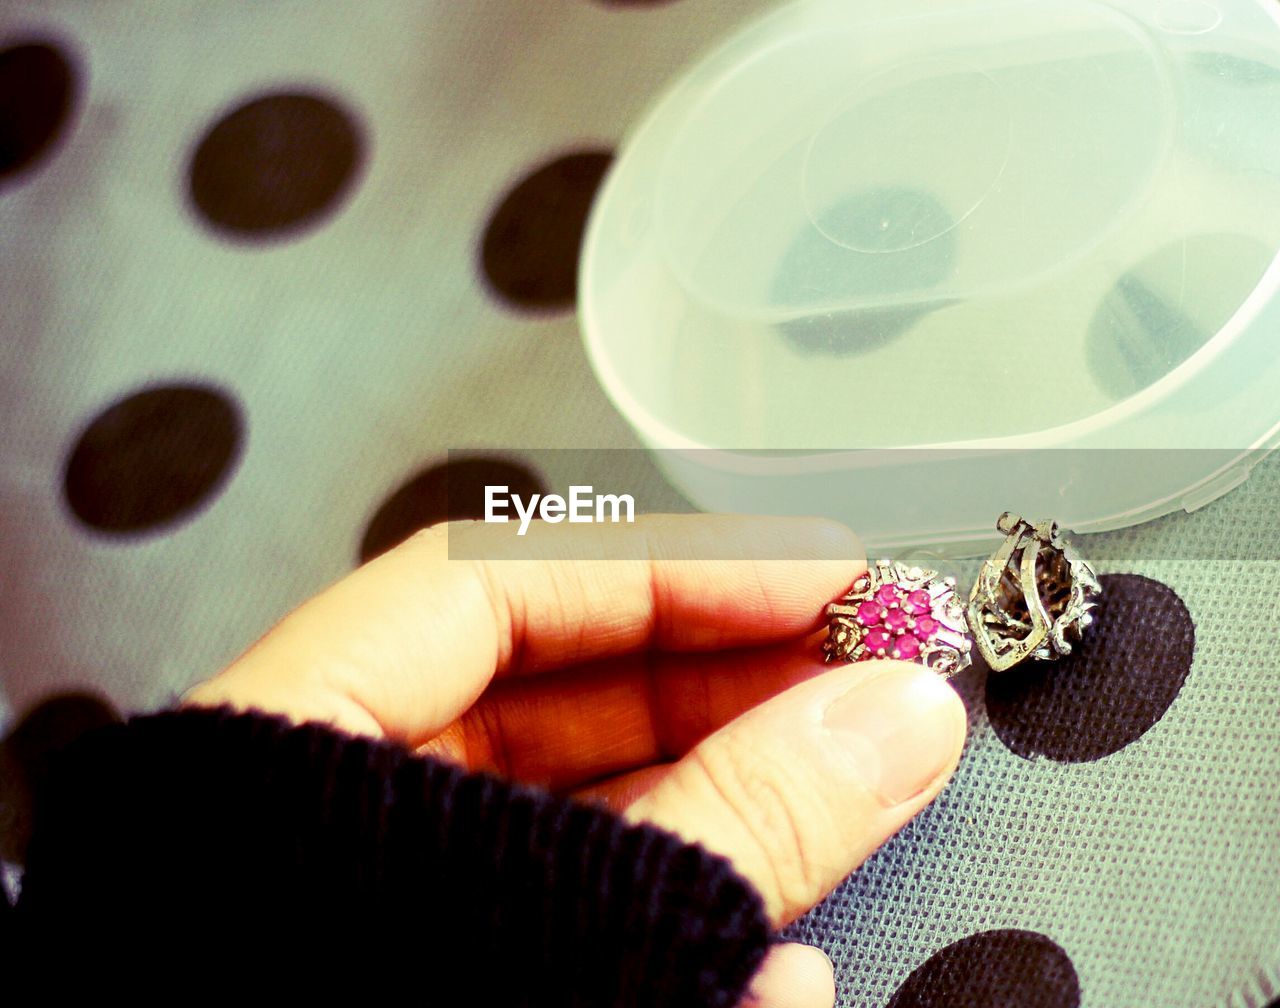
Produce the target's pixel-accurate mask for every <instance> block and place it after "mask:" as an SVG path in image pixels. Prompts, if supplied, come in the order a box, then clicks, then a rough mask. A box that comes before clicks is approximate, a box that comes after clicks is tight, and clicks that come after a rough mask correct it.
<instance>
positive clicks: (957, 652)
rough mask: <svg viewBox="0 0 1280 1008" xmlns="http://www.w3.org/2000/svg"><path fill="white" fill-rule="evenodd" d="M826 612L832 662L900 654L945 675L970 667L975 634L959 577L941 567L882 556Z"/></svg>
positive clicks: (827, 643) (828, 653)
mask: <svg viewBox="0 0 1280 1008" xmlns="http://www.w3.org/2000/svg"><path fill="white" fill-rule="evenodd" d="M826 615H827V618H828V620H829V625H828V630H827V639H826V641H824V642H823V645H822V650H823V651H824V652H825V654H826V660H827V661H829V662H831V661H850V662H853V661H865V660H868V659H871V658H900V659H903V660H906V661H918V662H921V663H922V664H924V665H927V666H928V667H929V668H931V669H933V670H934V671H935V672H937V673H938V674H939V675H941V676H943V677H944V678H950V677H951V676H953V675H955V674H956V673H958V672H962V671H963V670H964V669H966V668H968V667H969V664H970V657H969V650H970V647H971V645H972V638H971V637H970V635H969V632H968V627H967V626H966V625H965V610H964V606H963V604H962V603H961V601H960V599H959V598H958V597H957V596H956V580H955V578H952V577H948V578H941V579H939V577H938V572H937V571H932V570H925V569H924V568H922V567H915V566H908V565H906V564H903V563H900V562H894V561H890V560H878V561H876V563H874V564H873V565H872V566H871V568H870V569H869V570H868V571H867V572H866V573H865V574H863V575H862V576H861V577H859V578H858V579H857V580H856V581H854V583H853V585H852V587H851V588H850V589H849V591H848V592H847V593H846V594H845V595H843V596H842V597H841V598H840V599H839V600H837V601H836V602H833V603H831V604H830V605H829V606H827V611H826Z"/></svg>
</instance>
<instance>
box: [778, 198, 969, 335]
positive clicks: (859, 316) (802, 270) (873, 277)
mask: <svg viewBox="0 0 1280 1008" xmlns="http://www.w3.org/2000/svg"><path fill="white" fill-rule="evenodd" d="M886 220H892V221H894V222H895V228H894V230H893V231H892V237H893V240H894V241H898V242H901V241H903V240H904V235H906V236H909V235H911V234H913V233H919V234H936V235H937V237H936V238H934V239H933V240H931V241H923V242H920V243H918V244H915V245H912V246H911V247H909V248H897V249H892V250H890V251H878V250H876V246H875V243H876V241H877V238H878V235H879V230H880V226H881V223H882V222H883V221H886ZM818 223H819V224H820V225H821V227H822V229H823V230H825V231H826V232H828V233H832V234H840V235H843V236H845V237H847V238H848V239H849V240H850V241H851V242H853V243H854V244H855V245H856V248H849V249H841V250H836V249H835V248H834V246H833V245H832V243H831V240H830V239H829V238H828V237H827V236H826V234H824V233H823V231H820V230H818V229H817V228H814V227H809V226H806V227H805V228H804V230H803V231H802V232H801V233H800V235H798V236H797V238H796V240H795V241H794V242H793V243H792V244H791V246H790V247H789V248H788V249H787V251H786V253H785V254H784V255H783V258H782V261H781V263H780V265H779V267H778V282H777V283H776V284H775V285H774V290H773V300H774V301H776V302H777V303H779V304H782V305H784V306H788V305H797V306H801V307H803V306H805V305H808V304H810V303H811V302H812V301H813V298H814V282H815V281H814V278H815V277H821V278H822V280H821V282H822V284H823V285H824V288H823V294H824V296H826V297H829V298H835V299H838V300H847V301H851V302H855V303H856V302H857V301H859V300H862V299H865V298H867V297H869V296H873V295H875V294H877V293H881V292H883V291H886V290H890V291H892V290H911V291H916V292H919V295H918V296H917V297H915V298H914V299H913V301H912V303H911V304H910V305H906V306H894V307H880V308H865V309H854V310H849V311H824V312H817V313H808V314H802V315H801V316H800V317H799V318H794V319H790V320H788V321H785V322H782V323H780V324H779V326H778V331H779V333H781V335H782V336H783V337H784V338H785V339H787V340H788V341H789V342H790V343H791V344H792V345H793V346H795V347H796V348H797V349H798V350H800V351H802V352H804V353H806V354H819V355H829V356H833V357H845V356H854V355H856V354H860V353H867V352H869V351H871V350H875V349H877V348H879V347H882V346H885V345H887V344H889V343H892V342H893V341H894V340H896V339H899V338H900V337H902V336H903V335H905V334H906V333H908V332H909V331H910V330H911V329H913V328H914V327H915V326H916V324H917V323H919V322H921V321H922V320H924V319H925V318H927V317H928V316H929V315H932V314H933V313H934V312H936V311H939V310H941V309H943V308H946V307H948V306H950V305H952V304H955V299H954V298H936V297H935V298H930V297H928V296H927V291H928V289H929V288H930V287H933V286H935V285H937V284H940V283H941V282H942V281H943V280H945V279H946V278H947V277H948V276H950V274H951V273H952V271H953V270H954V268H955V261H956V239H955V234H954V232H953V228H954V227H955V221H954V220H953V219H952V218H951V217H950V215H948V213H947V211H946V208H945V207H943V205H942V204H941V203H940V202H938V200H937V199H936V198H935V197H933V196H932V195H930V194H929V193H927V192H923V191H921V190H917V189H908V188H900V189H899V188H894V189H875V190H871V191H869V192H863V193H857V194H855V195H853V196H851V197H849V198H848V199H846V200H844V201H843V202H841V203H840V204H838V205H836V206H834V207H832V208H830V210H828V212H827V213H826V214H824V215H823V217H822V219H821V221H819V222H818ZM860 249H861V250H864V251H859V250H860ZM833 255H835V256H837V257H842V258H840V259H839V261H840V262H842V264H843V268H842V269H839V270H833V269H832V268H831V264H832V261H833V260H832V256H833Z"/></svg>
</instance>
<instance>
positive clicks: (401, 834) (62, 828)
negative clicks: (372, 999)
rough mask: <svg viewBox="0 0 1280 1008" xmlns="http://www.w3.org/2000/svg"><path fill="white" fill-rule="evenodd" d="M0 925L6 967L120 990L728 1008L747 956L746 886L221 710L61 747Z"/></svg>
mask: <svg viewBox="0 0 1280 1008" xmlns="http://www.w3.org/2000/svg"><path fill="white" fill-rule="evenodd" d="M10 919H11V922H12V923H14V924H16V927H17V932H16V933H17V934H18V936H19V938H18V939H16V940H15V942H14V944H13V945H12V948H14V949H21V950H22V957H21V958H22V960H23V961H25V962H31V963H34V962H36V961H37V960H39V959H40V958H41V956H42V955H43V954H48V953H50V952H56V954H57V957H58V958H59V960H60V961H62V962H63V963H66V964H85V963H88V962H89V961H91V960H92V961H95V962H98V963H99V964H101V968H103V969H105V970H108V971H110V973H111V974H113V975H116V976H119V975H121V973H122V971H123V973H124V974H126V975H128V976H130V978H131V984H130V987H131V989H134V990H136V989H138V988H137V986H136V984H138V983H144V984H145V983H148V982H151V981H154V982H156V983H159V982H161V977H162V976H163V975H164V974H165V972H166V968H167V967H172V968H173V969H175V970H178V969H180V968H185V969H188V970H190V969H192V968H193V964H195V966H196V967H197V968H198V972H200V973H203V974H205V976H206V978H207V977H209V975H210V974H212V975H213V976H215V977H216V979H217V980H218V981H219V984H220V985H225V986H227V987H235V986H237V985H238V984H241V983H244V982H246V980H247V978H248V977H250V976H254V975H263V971H265V975H267V976H273V977H274V978H275V979H276V980H277V981H278V982H284V983H285V984H286V985H288V986H291V987H293V988H294V989H296V990H298V991H299V992H301V991H302V990H304V989H306V988H308V987H311V986H312V985H315V986H316V988H317V989H324V988H325V987H328V986H329V985H333V987H332V989H335V990H336V989H337V987H338V986H339V985H343V984H347V983H358V984H359V985H360V987H361V989H363V990H364V991H365V993H370V994H372V993H374V992H376V991H377V990H388V991H390V990H395V989H397V988H400V989H403V985H405V984H408V985H409V986H408V989H409V990H411V991H413V992H415V993H414V997H413V998H412V1000H413V1001H414V1002H415V1003H425V1004H479V1005H548V1006H552V1005H554V1006H556V1008H563V1006H572V1005H605V1006H608V1005H662V1006H685V1005H688V1006H697V1008H707V1006H726V1008H727V1006H731V1005H734V1004H736V1003H737V1001H738V999H739V998H740V996H741V995H742V992H743V991H744V989H745V987H746V984H747V981H748V979H749V977H750V976H751V974H752V973H753V972H754V971H755V970H756V968H757V967H758V965H759V963H760V961H761V959H762V957H763V955H764V953H765V950H766V947H767V942H768V929H767V922H766V919H765V916H764V912H763V907H762V904H761V901H760V898H759V896H758V894H757V893H756V892H755V891H754V889H752V888H751V886H749V885H748V884H747V883H746V882H745V881H744V880H743V879H742V878H741V877H739V876H738V875H737V874H736V873H735V872H734V871H733V870H732V868H731V867H730V865H729V864H728V863H727V862H726V861H725V860H724V859H722V858H720V857H718V856H716V855H713V854H711V853H709V852H707V851H706V850H704V849H702V848H700V847H697V846H691V845H688V844H685V843H682V842H681V841H680V840H679V839H677V838H676V837H674V836H672V835H671V834H668V833H666V832H664V831H662V830H659V829H656V828H652V827H645V826H635V825H629V824H627V823H625V822H624V821H622V820H621V819H619V818H617V817H616V816H614V815H612V814H610V813H608V812H606V811H604V810H602V809H598V808H595V807H591V806H587V805H583V804H579V803H575V802H571V801H568V800H563V799H560V798H556V797H552V796H550V795H548V794H545V793H543V792H540V791H535V790H532V789H527V788H523V787H518V786H514V785H512V784H509V783H506V782H503V781H500V780H498V779H495V778H493V777H490V776H486V775H480V774H467V773H463V772H461V771H460V770H458V769H457V768H454V767H451V766H448V765H445V764H442V763H438V762H434V761H431V760H427V759H423V758H420V757H416V756H414V755H412V754H411V753H408V752H406V751H405V750H404V749H402V748H399V747H397V746H394V745H391V744H386V743H381V742H377V741H374V740H370V739H364V738H356V737H352V736H348V735H344V734H341V733H339V732H336V731H334V730H332V729H330V728H327V727H322V726H319V725H314V724H311V725H303V726H300V727H295V726H290V725H288V724H287V723H286V722H284V721H282V720H280V719H277V718H274V717H268V716H264V715H259V714H234V713H232V712H230V711H227V710H189V711H181V712H175V713H164V714H158V715H151V716H147V717H139V718H135V719H133V720H131V721H130V722H128V723H125V724H117V725H112V726H109V727H107V728H103V729H99V730H97V731H95V732H93V733H91V734H90V735H89V736H87V737H86V738H85V739H83V740H81V741H80V743H78V744H77V745H76V746H74V747H73V748H72V749H70V750H69V751H68V752H67V753H66V754H65V756H64V757H63V758H62V760H61V761H60V762H59V764H58V765H57V766H56V768H55V770H54V772H53V773H52V775H51V779H50V781H49V784H48V786H47V787H46V788H44V789H43V794H42V795H41V796H40V799H39V804H38V806H37V808H36V814H35V825H34V831H33V834H32V839H31V843H30V846H29V848H28V852H27V866H26V872H25V875H24V877H23V882H22V891H21V897H20V899H19V901H18V904H17V906H16V908H15V910H14V911H13V912H12V914H11V916H10ZM210 964H214V966H213V967H212V968H211V967H210ZM41 968H42V969H47V963H46V964H45V965H44V966H42V967H41ZM171 981H172V978H171V977H170V978H169V980H168V981H166V982H171Z"/></svg>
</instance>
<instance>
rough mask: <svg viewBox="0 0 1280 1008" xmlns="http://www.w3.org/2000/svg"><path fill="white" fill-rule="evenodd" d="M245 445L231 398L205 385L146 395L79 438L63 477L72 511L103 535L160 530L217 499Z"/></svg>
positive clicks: (92, 425)
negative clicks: (242, 443) (241, 447)
mask: <svg viewBox="0 0 1280 1008" xmlns="http://www.w3.org/2000/svg"><path fill="white" fill-rule="evenodd" d="M242 438H243V425H242V422H241V418H240V411H239V409H238V408H237V406H236V405H235V403H234V402H233V401H232V400H231V398H230V397H229V396H228V395H227V394H225V393H223V392H221V391H219V390H217V389H214V388H209V387H206V386H203V385H166V386H160V387H156V388H148V389H144V390H142V391H140V392H137V393H135V394H133V395H131V396H129V397H128V398H126V399H123V400H121V401H120V402H118V403H116V404H115V405H114V406H111V407H110V408H109V409H107V410H106V411H105V412H103V413H101V414H99V415H98V416H97V417H95V418H94V419H93V420H92V421H91V422H90V423H89V425H88V426H87V427H85V429H84V430H83V432H82V433H81V434H80V436H79V438H78V439H77V441H76V444H75V447H74V448H73V449H72V451H71V454H70V456H69V458H68V460H67V466H66V471H65V474H64V491H65V493H66V499H67V504H68V505H69V506H70V508H71V510H72V512H73V513H74V514H75V515H76V517H77V518H79V519H80V520H81V521H82V522H84V524H85V525H87V526H88V527H89V528H92V529H96V530H98V531H101V532H111V533H131V532H145V531H152V530H156V529H159V528H161V527H163V526H165V525H168V524H170V523H172V522H175V521H177V520H178V519H180V518H184V517H187V516H189V515H190V514H191V513H192V512H194V511H195V509H197V508H198V507H200V506H201V505H203V504H206V503H208V502H209V501H211V500H212V499H213V498H214V496H215V495H216V492H217V491H218V489H219V488H220V487H221V486H222V484H223V482H224V481H225V479H226V477H227V476H228V475H229V473H230V471H231V469H232V468H233V466H234V464H235V462H236V460H237V458H238V456H239V454H240V446H241V441H242Z"/></svg>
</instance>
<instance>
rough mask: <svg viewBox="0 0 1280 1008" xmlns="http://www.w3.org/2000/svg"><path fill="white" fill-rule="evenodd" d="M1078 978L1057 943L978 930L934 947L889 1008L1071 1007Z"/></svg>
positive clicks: (1016, 933)
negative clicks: (937, 948)
mask: <svg viewBox="0 0 1280 1008" xmlns="http://www.w3.org/2000/svg"><path fill="white" fill-rule="evenodd" d="M1079 1004H1080V981H1079V979H1078V978H1077V977H1076V971H1075V967H1073V966H1072V965H1071V960H1070V958H1068V956H1067V954H1066V952H1064V951H1063V950H1062V949H1061V948H1060V947H1059V946H1058V945H1056V944H1055V943H1054V942H1052V941H1050V940H1049V939H1048V938H1046V937H1045V936H1044V935H1042V934H1037V933H1036V932H1034V931H1014V930H1003V931H982V932H979V933H978V934H973V935H969V937H967V938H961V939H960V940H959V941H957V942H953V943H952V944H950V945H948V946H947V947H946V948H944V949H942V951H940V952H935V953H934V954H933V955H932V956H930V957H929V958H928V959H927V960H926V961H925V962H924V963H922V964H921V965H920V966H919V967H918V968H917V969H916V970H915V972H914V973H912V974H911V976H909V977H907V979H906V982H905V983H903V985H902V986H901V987H899V988H898V990H897V992H896V993H895V994H894V995H893V999H892V1000H891V1001H890V1002H889V1008H1076V1006H1077V1005H1079Z"/></svg>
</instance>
